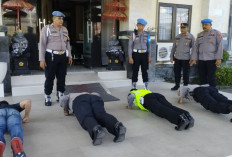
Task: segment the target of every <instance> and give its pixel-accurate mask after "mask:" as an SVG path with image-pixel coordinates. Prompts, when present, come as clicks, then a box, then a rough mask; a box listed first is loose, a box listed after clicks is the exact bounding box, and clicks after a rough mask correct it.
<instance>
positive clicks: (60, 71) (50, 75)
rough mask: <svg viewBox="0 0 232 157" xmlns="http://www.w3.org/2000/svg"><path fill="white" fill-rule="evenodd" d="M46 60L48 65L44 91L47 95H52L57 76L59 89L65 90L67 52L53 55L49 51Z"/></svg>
mask: <svg viewBox="0 0 232 157" xmlns="http://www.w3.org/2000/svg"><path fill="white" fill-rule="evenodd" d="M45 62H46V64H47V66H46V67H45V77H46V80H45V85H44V92H45V94H46V95H50V94H51V93H52V89H53V82H54V79H55V77H56V79H57V91H60V92H62V93H63V92H64V91H65V76H66V72H67V58H66V53H64V54H62V55H56V54H54V55H53V60H52V54H51V53H49V52H46V53H45Z"/></svg>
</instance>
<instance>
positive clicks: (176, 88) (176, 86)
mask: <svg viewBox="0 0 232 157" xmlns="http://www.w3.org/2000/svg"><path fill="white" fill-rule="evenodd" d="M179 87H180V86H178V85H175V86H174V87H172V88H171V90H173V91H174V90H178V89H179Z"/></svg>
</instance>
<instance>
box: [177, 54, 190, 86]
mask: <svg viewBox="0 0 232 157" xmlns="http://www.w3.org/2000/svg"><path fill="white" fill-rule="evenodd" d="M174 60H175V62H174V73H175V83H176V85H178V86H179V85H180V79H181V69H182V68H183V81H184V85H188V84H189V71H190V65H189V60H179V59H176V58H174Z"/></svg>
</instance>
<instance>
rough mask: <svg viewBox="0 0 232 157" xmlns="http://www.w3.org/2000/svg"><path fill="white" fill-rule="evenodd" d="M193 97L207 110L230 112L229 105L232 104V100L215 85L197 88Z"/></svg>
mask: <svg viewBox="0 0 232 157" xmlns="http://www.w3.org/2000/svg"><path fill="white" fill-rule="evenodd" d="M193 98H194V100H195V101H196V102H198V103H201V105H202V106H203V107H204V108H205V109H207V110H210V111H212V112H215V113H224V114H228V113H230V110H229V107H230V106H232V101H230V100H228V98H227V97H225V96H223V95H222V94H220V93H218V90H217V89H216V88H214V87H198V88H195V89H194V91H193Z"/></svg>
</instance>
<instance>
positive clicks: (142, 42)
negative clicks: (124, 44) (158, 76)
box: [128, 31, 151, 58]
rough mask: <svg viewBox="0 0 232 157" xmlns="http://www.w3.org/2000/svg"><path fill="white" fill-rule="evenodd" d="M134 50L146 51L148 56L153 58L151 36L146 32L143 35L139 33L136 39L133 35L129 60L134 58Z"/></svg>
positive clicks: (129, 49)
mask: <svg viewBox="0 0 232 157" xmlns="http://www.w3.org/2000/svg"><path fill="white" fill-rule="evenodd" d="M133 49H136V50H146V51H147V53H148V56H149V57H151V39H150V35H149V34H148V33H147V32H146V31H144V32H143V33H141V34H140V33H138V34H137V35H135V37H134V39H133V34H131V37H130V39H129V44H128V55H129V58H132V53H133Z"/></svg>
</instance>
